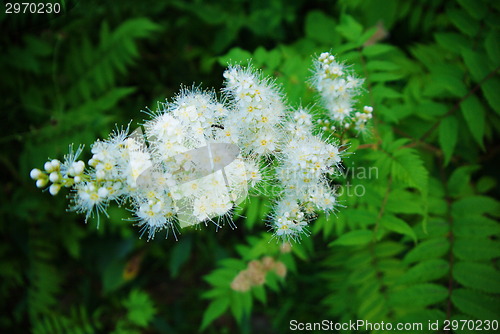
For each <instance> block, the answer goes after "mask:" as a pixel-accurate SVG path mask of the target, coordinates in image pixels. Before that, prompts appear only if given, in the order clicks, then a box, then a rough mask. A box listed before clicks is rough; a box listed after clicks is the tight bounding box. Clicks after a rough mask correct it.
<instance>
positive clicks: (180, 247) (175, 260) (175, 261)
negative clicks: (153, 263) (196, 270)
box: [170, 238, 191, 277]
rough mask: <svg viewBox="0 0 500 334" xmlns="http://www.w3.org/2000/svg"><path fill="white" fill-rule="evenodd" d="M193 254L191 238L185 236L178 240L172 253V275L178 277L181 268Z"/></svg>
mask: <svg viewBox="0 0 500 334" xmlns="http://www.w3.org/2000/svg"><path fill="white" fill-rule="evenodd" d="M190 255H191V239H190V238H183V239H182V240H180V241H178V242H177V244H176V245H175V246H174V248H173V249H172V252H171V254H170V275H171V276H172V277H177V275H178V274H179V269H180V268H181V266H182V265H183V264H184V263H186V261H187V260H188V259H189V256H190Z"/></svg>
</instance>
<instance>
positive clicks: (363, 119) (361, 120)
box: [354, 106, 373, 132]
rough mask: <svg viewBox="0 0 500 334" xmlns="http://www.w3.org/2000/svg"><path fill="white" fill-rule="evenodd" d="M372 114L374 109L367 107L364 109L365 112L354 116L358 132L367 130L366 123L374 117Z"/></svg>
mask: <svg viewBox="0 0 500 334" xmlns="http://www.w3.org/2000/svg"><path fill="white" fill-rule="evenodd" d="M372 112H373V108H372V107H369V106H365V107H364V108H363V112H359V111H357V112H356V113H355V114H354V124H355V129H356V131H358V132H362V131H363V130H364V129H365V128H366V123H367V122H368V121H369V120H371V119H372V117H373V115H372Z"/></svg>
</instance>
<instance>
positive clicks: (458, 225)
mask: <svg viewBox="0 0 500 334" xmlns="http://www.w3.org/2000/svg"><path fill="white" fill-rule="evenodd" d="M453 234H454V235H455V236H457V237H470V238H480V237H491V236H500V224H498V223H497V222H496V221H495V220H492V219H490V218H487V217H484V216H475V215H474V216H461V217H455V218H454V221H453Z"/></svg>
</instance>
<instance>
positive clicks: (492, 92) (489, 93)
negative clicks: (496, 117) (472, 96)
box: [481, 58, 500, 114]
mask: <svg viewBox="0 0 500 334" xmlns="http://www.w3.org/2000/svg"><path fill="white" fill-rule="evenodd" d="M499 59H500V58H499ZM498 87H500V79H498V78H490V79H489V80H486V81H485V82H483V83H482V84H481V90H482V91H483V95H484V97H485V98H486V101H488V104H489V105H490V107H491V109H493V110H495V112H496V113H497V114H500V94H498Z"/></svg>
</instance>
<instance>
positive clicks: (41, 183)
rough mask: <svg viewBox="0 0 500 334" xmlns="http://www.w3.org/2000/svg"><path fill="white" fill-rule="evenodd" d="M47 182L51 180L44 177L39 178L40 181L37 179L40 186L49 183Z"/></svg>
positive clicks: (37, 184)
mask: <svg viewBox="0 0 500 334" xmlns="http://www.w3.org/2000/svg"><path fill="white" fill-rule="evenodd" d="M47 183H49V180H47V179H45V178H43V179H39V180H38V181H36V186H37V187H38V188H43V187H45V186H46V185H47Z"/></svg>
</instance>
